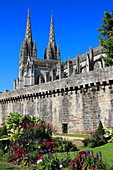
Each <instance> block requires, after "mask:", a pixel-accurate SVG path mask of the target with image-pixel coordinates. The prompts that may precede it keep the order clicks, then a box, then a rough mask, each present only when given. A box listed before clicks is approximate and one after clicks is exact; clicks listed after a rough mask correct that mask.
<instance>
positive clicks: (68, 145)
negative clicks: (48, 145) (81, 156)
mask: <svg viewBox="0 0 113 170" xmlns="http://www.w3.org/2000/svg"><path fill="white" fill-rule="evenodd" d="M55 142H56V143H57V145H58V148H55V151H57V152H61V151H63V152H65V151H68V152H69V151H76V150H77V147H76V145H74V144H73V143H72V142H71V141H67V140H63V139H59V138H56V139H55Z"/></svg>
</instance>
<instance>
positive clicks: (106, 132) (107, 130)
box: [104, 127, 113, 142]
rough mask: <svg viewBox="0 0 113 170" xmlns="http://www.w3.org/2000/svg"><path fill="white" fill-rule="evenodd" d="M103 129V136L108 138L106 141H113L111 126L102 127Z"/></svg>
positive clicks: (112, 128)
mask: <svg viewBox="0 0 113 170" xmlns="http://www.w3.org/2000/svg"><path fill="white" fill-rule="evenodd" d="M104 130H105V134H104V137H105V138H106V139H107V140H108V142H112V141H113V127H111V128H110V129H104Z"/></svg>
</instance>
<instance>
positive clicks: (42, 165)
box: [33, 155, 60, 170]
mask: <svg viewBox="0 0 113 170" xmlns="http://www.w3.org/2000/svg"><path fill="white" fill-rule="evenodd" d="M33 169H34V170H41V169H49V170H53V169H60V162H59V160H58V159H57V157H56V155H54V156H53V155H48V156H44V157H40V158H39V159H38V160H37V165H34V166H33Z"/></svg>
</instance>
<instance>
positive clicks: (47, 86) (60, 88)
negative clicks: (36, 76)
mask: <svg viewBox="0 0 113 170" xmlns="http://www.w3.org/2000/svg"><path fill="white" fill-rule="evenodd" d="M112 84H113V67H107V68H104V69H98V70H94V71H91V72H87V73H81V74H77V75H75V76H73V77H68V78H62V79H60V81H59V80H55V81H53V82H46V83H42V84H39V85H35V86H31V87H28V88H27V87H26V88H23V89H19V90H14V91H9V92H6V93H0V102H3V101H4V102H5V101H7V102H8V101H12V102H13V101H16V100H24V99H26V100H27V99H30V98H32V97H33V98H34V97H37V98H38V97H40V98H41V97H44V98H45V97H48V96H49V97H51V96H54V97H55V96H56V95H63V93H65V94H67V93H68V92H77V91H78V90H80V91H81V90H82V89H83V88H84V90H85V91H87V89H90V88H92V87H95V90H98V89H99V88H100V87H101V88H103V87H106V86H109V88H111V85H112Z"/></svg>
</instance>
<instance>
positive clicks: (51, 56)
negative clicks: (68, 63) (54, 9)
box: [44, 14, 61, 60]
mask: <svg viewBox="0 0 113 170" xmlns="http://www.w3.org/2000/svg"><path fill="white" fill-rule="evenodd" d="M44 59H47V60H61V58H60V50H59V45H58V47H56V43H55V34H54V27H53V15H52V14H51V25H50V35H49V43H48V46H47V47H46V49H45V54H44Z"/></svg>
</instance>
